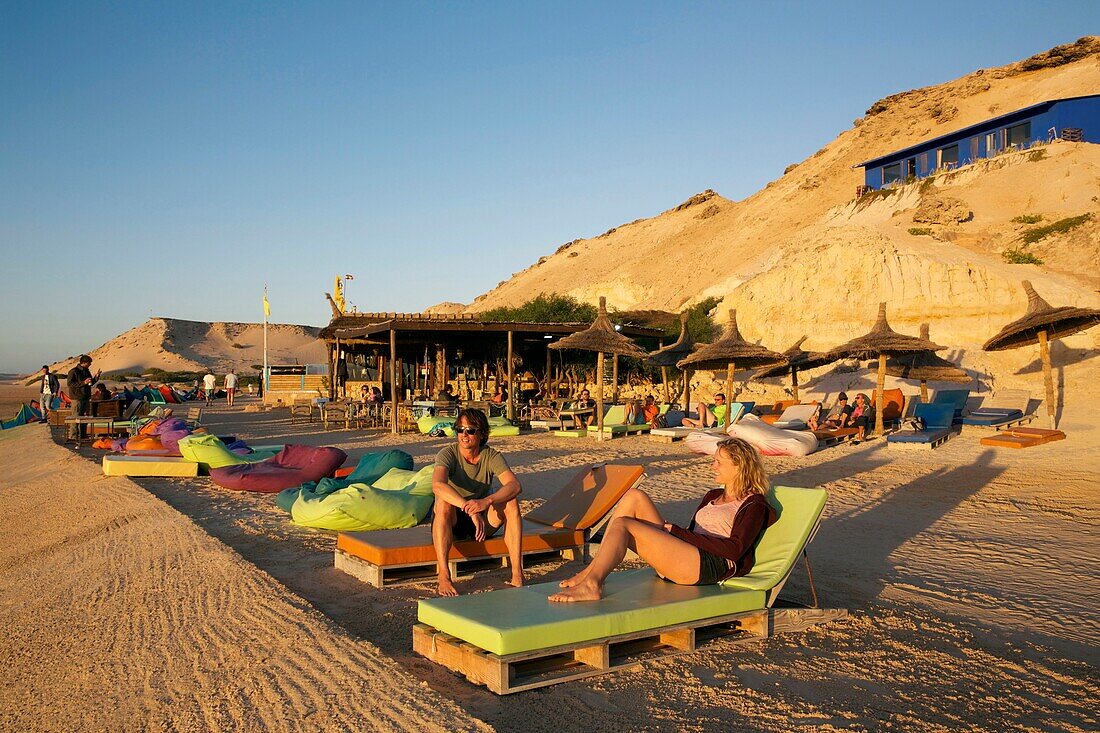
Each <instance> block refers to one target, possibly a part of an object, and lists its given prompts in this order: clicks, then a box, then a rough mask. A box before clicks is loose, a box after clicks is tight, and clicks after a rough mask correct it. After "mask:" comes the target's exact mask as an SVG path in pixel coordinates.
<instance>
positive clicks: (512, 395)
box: [508, 331, 516, 420]
mask: <svg viewBox="0 0 1100 733" xmlns="http://www.w3.org/2000/svg"><path fill="white" fill-rule="evenodd" d="M515 404H516V389H515V368H514V367H513V366H512V331H508V419H509V420H512V419H514V418H515V416H516V410H515Z"/></svg>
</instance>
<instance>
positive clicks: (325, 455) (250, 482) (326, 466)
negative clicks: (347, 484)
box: [210, 445, 348, 494]
mask: <svg viewBox="0 0 1100 733" xmlns="http://www.w3.org/2000/svg"><path fill="white" fill-rule="evenodd" d="M347 457H348V454H347V453H345V452H344V451H342V450H340V449H339V448H320V447H317V446H312V445H287V446H285V447H284V448H283V449H282V450H281V451H279V452H278V453H276V454H275V455H274V456H272V457H271V458H268V459H267V460H266V461H261V462H259V463H242V464H239V465H235V466H225V467H223V468H212V469H210V478H212V479H213V480H214V483H216V484H217V485H218V486H224V487H225V488H227V489H234V490H235V491H256V492H260V493H264V494H275V493H278V492H280V491H282V490H283V489H289V488H291V487H292V486H300V485H301V484H304V483H305V482H307V481H320V480H321V479H323V478H326V477H331V476H332V475H333V474H334V473H336V469H338V468H339V467H340V466H341V465H343V463H344V461H345V460H347Z"/></svg>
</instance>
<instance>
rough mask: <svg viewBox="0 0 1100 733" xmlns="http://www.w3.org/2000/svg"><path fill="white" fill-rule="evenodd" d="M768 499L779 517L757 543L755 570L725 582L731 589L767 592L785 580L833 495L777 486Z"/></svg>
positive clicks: (817, 490)
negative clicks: (830, 496)
mask: <svg viewBox="0 0 1100 733" xmlns="http://www.w3.org/2000/svg"><path fill="white" fill-rule="evenodd" d="M767 498H768V502H769V503H770V504H771V505H772V506H773V507H775V510H776V513H777V514H778V518H777V519H776V521H775V524H773V525H772V526H770V527H768V528H767V530H765V531H764V534H763V536H762V537H761V538H760V541H759V543H758V544H757V545H756V553H755V554H756V562H754V563H753V566H752V571H751V572H750V573H749V574H748V575H743V576H741V577H739V578H728V579H727V580H724V581H722V585H724V586H725V587H727V588H740V589H745V590H763V591H767V590H771V589H772V588H774V587H775V586H777V585H778V584H779V583H780V582H782V580H783V578H785V577H787V573H789V572H790V570H791V567H792V566H793V565H794V563H795V561H797V560H798V555H799V553H801V552H802V548H803V547H805V546H806V543H807V542H809V540H810V534H811V533H812V532H813V530H814V527H815V526H817V521H818V519H819V518H820V517H821V511H822V510H823V509H824V508H825V501H826V499H828V498H829V494H828V492H826V491H825V489H800V488H795V487H791V486H773V487H772V488H771V489H770V490H769V491H768V496H767Z"/></svg>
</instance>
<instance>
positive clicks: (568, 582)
mask: <svg viewBox="0 0 1100 733" xmlns="http://www.w3.org/2000/svg"><path fill="white" fill-rule="evenodd" d="M588 567H589V566H588V565H585V566H584V569H583V570H581V571H580V572H579V573H577V574H576V575H574V576H573V577H572V578H566V579H565V580H563V581H561V582H560V583H558V587H559V588H572V587H573V586H575V585H580V583H581V582H582V581H583V580H584V579H585V578H587V577H588Z"/></svg>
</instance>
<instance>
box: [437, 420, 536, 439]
mask: <svg viewBox="0 0 1100 733" xmlns="http://www.w3.org/2000/svg"><path fill="white" fill-rule="evenodd" d="M420 419H421V420H423V419H424V418H420ZM432 419H433V420H438V421H441V422H437V423H436V427H438V429H440V430H442V431H443V434H444V435H446V436H447V437H448V438H453V437H455V421H454V418H453V417H435V418H432ZM429 432H431V431H429ZM508 435H519V427H517V426H515V425H513V424H512V423H510V422H509V421H508V418H506V417H491V418H489V437H490V438H502V437H505V436H508Z"/></svg>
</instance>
